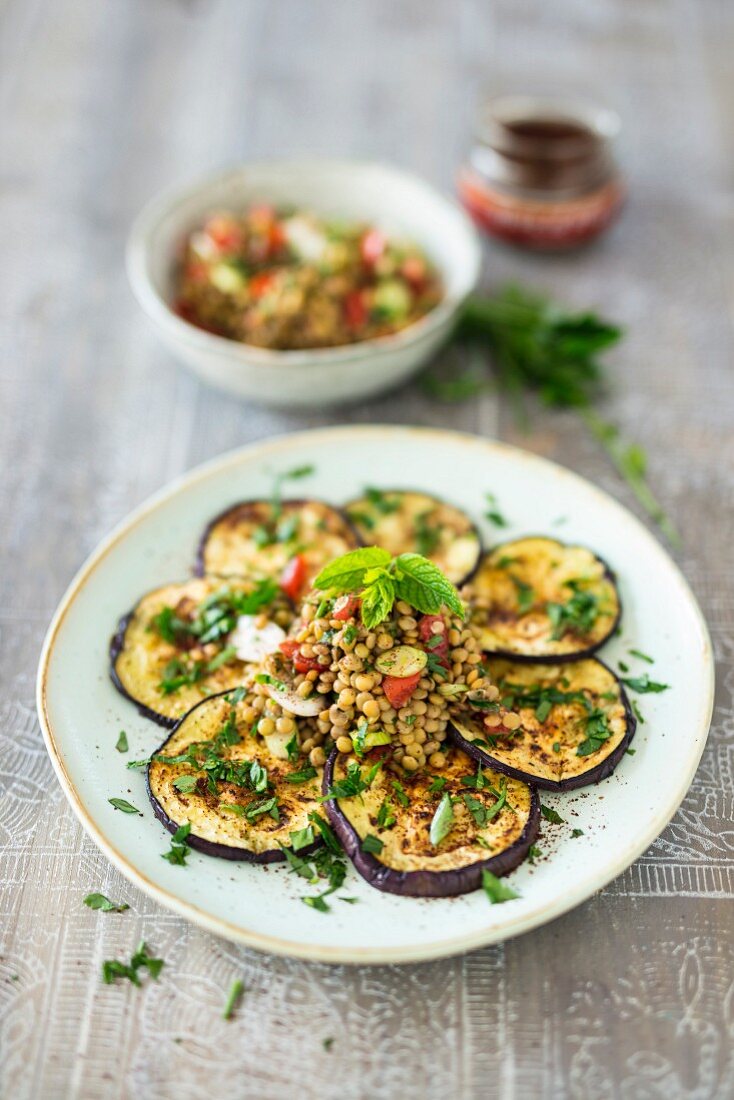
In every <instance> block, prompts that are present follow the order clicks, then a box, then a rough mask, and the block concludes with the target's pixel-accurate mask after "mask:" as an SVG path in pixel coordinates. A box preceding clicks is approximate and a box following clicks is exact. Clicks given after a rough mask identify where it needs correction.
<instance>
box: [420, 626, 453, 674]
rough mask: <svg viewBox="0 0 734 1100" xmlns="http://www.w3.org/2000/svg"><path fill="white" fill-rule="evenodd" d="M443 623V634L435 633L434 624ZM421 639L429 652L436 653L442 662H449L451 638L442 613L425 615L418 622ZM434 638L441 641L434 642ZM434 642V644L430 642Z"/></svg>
mask: <svg viewBox="0 0 734 1100" xmlns="http://www.w3.org/2000/svg"><path fill="white" fill-rule="evenodd" d="M434 623H441V625H442V626H443V628H444V629H443V634H434V632H433V624H434ZM418 633H419V634H420V639H421V641H422V642H423V644H424V646H425V647H426V649H427V650H428V652H429V653H435V655H436V657H437V658H438V660H439V661H440V662H441V664H448V653H449V640H448V638H447V636H446V624H445V623H444V620H443V617H442V616H441V615H424V616H423V617H422V618H421V620H420V622H419V623H418ZM434 638H438V639H440V641H436V642H433V639H434ZM430 643H432V644H430Z"/></svg>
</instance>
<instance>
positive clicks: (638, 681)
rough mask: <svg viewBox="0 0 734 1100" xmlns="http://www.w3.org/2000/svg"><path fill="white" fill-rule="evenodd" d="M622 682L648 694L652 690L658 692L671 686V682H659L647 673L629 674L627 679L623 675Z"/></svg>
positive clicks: (633, 689) (643, 693)
mask: <svg viewBox="0 0 734 1100" xmlns="http://www.w3.org/2000/svg"><path fill="white" fill-rule="evenodd" d="M622 683H623V684H626V686H627V687H628V688H631V689H632V691H636V692H638V693H639V694H640V695H648V694H649V693H650V692H655V693H656V694H657V693H659V692H661V691H667V690H668V688H669V687H670V684H658V683H656V682H655V681H654V680H651V679H650V677H649V676H648V675H647V673H645V675H644V676H628V677H627V678H626V679H625V678H624V677H623V678H622Z"/></svg>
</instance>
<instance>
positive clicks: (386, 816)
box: [376, 798, 397, 829]
mask: <svg viewBox="0 0 734 1100" xmlns="http://www.w3.org/2000/svg"><path fill="white" fill-rule="evenodd" d="M376 820H377V825H378V827H379V828H380V829H392V827H393V825H394V824H395V822H396V821H397V818H396V817H395V813H394V810H393V807H392V803H391V802H390V800H389V799H388V798H386V799H385V800H384V802H383V803H382V805H381V806H380V808H379V810H378V811H377V819H376Z"/></svg>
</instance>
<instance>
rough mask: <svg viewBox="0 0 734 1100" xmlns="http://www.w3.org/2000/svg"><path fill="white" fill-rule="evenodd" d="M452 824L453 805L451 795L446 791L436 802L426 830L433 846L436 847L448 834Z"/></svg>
mask: <svg viewBox="0 0 734 1100" xmlns="http://www.w3.org/2000/svg"><path fill="white" fill-rule="evenodd" d="M453 824H454V807H453V805H452V803H451V795H450V794H449V793H448V791H447V792H446V793H445V794H444V796H443V798H442V799H441V801H440V802H439V804H438V807H437V809H436V812H435V814H434V815H433V820H432V821H431V827H430V829H429V832H428V836H429V839H430V841H431V844H432V845H433V847H434V848H437V847H438V845H439V844H440V843H441V841H442V840H443V839H444V838H445V837H447V836H448V834H449V833H450V832H451V828H452V826H453Z"/></svg>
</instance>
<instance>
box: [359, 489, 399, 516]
mask: <svg viewBox="0 0 734 1100" xmlns="http://www.w3.org/2000/svg"><path fill="white" fill-rule="evenodd" d="M364 496H365V500H367V501H368V502H369V503H370V504H371V505H372V507H373V508H374V510H375V511H376V512H379V514H380V515H381V516H389V515H390V513H391V512H397V511H398V509H399V508H400V497H394V496H393V497H390V496H388V495H387V494H386V493H383V491H382V489H375V488H372V487H368V488H366V489H365V491H364Z"/></svg>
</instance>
